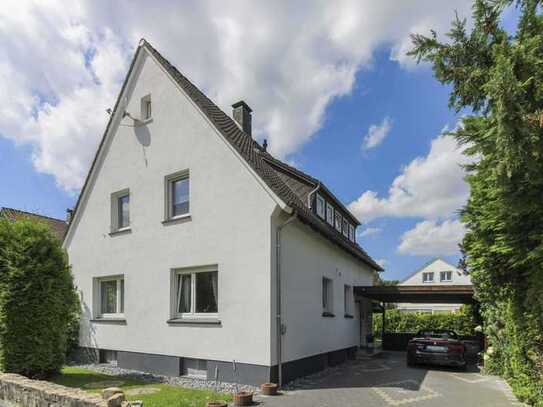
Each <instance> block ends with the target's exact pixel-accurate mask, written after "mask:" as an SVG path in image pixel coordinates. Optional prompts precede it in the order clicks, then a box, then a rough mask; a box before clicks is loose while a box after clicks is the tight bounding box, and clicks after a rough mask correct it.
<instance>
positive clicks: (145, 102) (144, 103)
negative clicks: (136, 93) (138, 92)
mask: <svg viewBox="0 0 543 407" xmlns="http://www.w3.org/2000/svg"><path fill="white" fill-rule="evenodd" d="M152 113H153V112H152V105H151V95H147V96H144V97H142V98H141V120H144V121H145V120H150V119H151V118H152Z"/></svg>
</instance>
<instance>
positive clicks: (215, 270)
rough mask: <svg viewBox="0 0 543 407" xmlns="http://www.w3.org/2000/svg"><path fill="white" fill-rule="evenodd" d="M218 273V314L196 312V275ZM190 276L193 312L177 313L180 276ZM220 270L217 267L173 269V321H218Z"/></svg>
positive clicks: (191, 307)
mask: <svg viewBox="0 0 543 407" xmlns="http://www.w3.org/2000/svg"><path fill="white" fill-rule="evenodd" d="M198 273H217V298H216V301H217V312H195V310H196V274H198ZM187 274H188V275H190V276H191V277H190V310H191V312H182V313H180V312H177V309H178V308H177V305H178V300H179V299H178V297H177V296H178V284H179V279H178V276H179V275H187ZM219 292H220V285H219V269H218V267H217V265H210V266H201V267H188V268H177V269H173V270H172V273H171V317H172V319H218V318H219V310H220V308H219V307H220V304H219V301H218V297H219Z"/></svg>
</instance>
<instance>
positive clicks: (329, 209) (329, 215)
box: [326, 202, 334, 226]
mask: <svg viewBox="0 0 543 407" xmlns="http://www.w3.org/2000/svg"><path fill="white" fill-rule="evenodd" d="M326 221H327V222H328V223H329V224H330V225H332V226H334V207H333V206H332V205H330V204H329V203H328V202H326Z"/></svg>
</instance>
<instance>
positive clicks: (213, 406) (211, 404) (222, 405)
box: [206, 400, 228, 407]
mask: <svg viewBox="0 0 543 407" xmlns="http://www.w3.org/2000/svg"><path fill="white" fill-rule="evenodd" d="M227 406H228V404H226V401H222V400H215V401H208V402H207V404H206V407H227Z"/></svg>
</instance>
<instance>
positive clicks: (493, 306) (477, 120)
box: [410, 0, 543, 406]
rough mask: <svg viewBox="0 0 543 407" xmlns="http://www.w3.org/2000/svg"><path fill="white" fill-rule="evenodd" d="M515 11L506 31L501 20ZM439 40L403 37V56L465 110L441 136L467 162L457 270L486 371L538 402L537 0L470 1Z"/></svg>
mask: <svg viewBox="0 0 543 407" xmlns="http://www.w3.org/2000/svg"><path fill="white" fill-rule="evenodd" d="M508 7H516V8H517V10H518V11H519V19H518V24H517V28H516V31H515V32H514V33H512V34H509V33H508V32H507V31H506V30H505V29H504V28H503V26H502V23H501V17H502V15H503V12H504V10H505V9H506V8H508ZM472 20H473V26H472V27H473V28H471V29H468V26H467V24H466V20H461V19H459V18H458V17H457V18H456V20H455V21H453V23H452V28H451V30H450V32H449V33H447V39H446V41H441V40H440V39H439V38H438V36H437V34H436V33H435V32H431V35H430V36H424V35H420V34H417V35H413V37H412V39H413V43H414V48H413V50H412V51H411V52H410V54H411V55H413V56H414V57H416V58H417V59H418V61H421V60H423V61H427V62H430V63H431V65H432V66H433V70H434V75H435V77H436V78H437V79H438V80H439V81H440V82H442V83H443V84H446V85H449V86H450V87H451V93H450V99H449V103H450V106H451V107H453V108H455V109H456V110H457V111H461V110H463V111H469V112H471V114H470V115H468V116H466V117H464V119H463V120H462V124H461V126H459V128H458V129H457V130H456V131H454V132H453V133H451V134H452V135H453V136H454V137H456V139H457V140H458V141H459V143H461V144H462V145H464V146H465V153H466V154H468V155H469V156H470V157H471V158H472V164H470V165H468V166H467V167H466V171H467V176H466V180H467V182H468V183H469V185H470V190H471V192H470V197H469V200H468V203H467V204H466V206H465V208H464V209H463V210H462V220H463V221H464V222H465V224H466V226H467V229H468V231H467V234H466V236H465V238H464V241H463V247H464V249H465V252H466V256H467V258H466V264H467V267H468V268H469V271H470V275H471V278H472V281H473V283H474V284H475V288H476V295H477V297H478V299H479V300H480V301H481V312H482V315H483V318H484V321H485V332H486V334H487V335H488V338H489V340H490V343H491V344H492V345H494V346H493V350H494V352H493V353H492V354H491V355H488V357H489V360H488V363H487V365H486V367H487V368H488V369H490V370H492V371H494V372H496V373H499V374H502V375H504V376H505V377H507V378H508V379H509V381H510V383H511V384H512V386H513V389H514V390H515V392H516V393H517V394H518V395H519V396H520V397H521V398H522V399H524V400H526V401H528V402H530V403H532V404H535V405H539V406H542V405H543V16H542V2H541V0H518V1H515V2H513V1H512V0H475V1H474V5H473V16H472Z"/></svg>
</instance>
